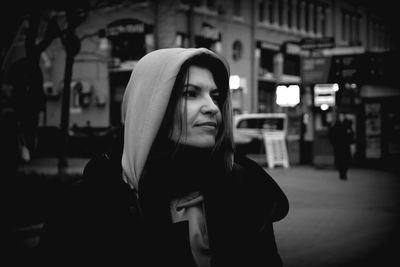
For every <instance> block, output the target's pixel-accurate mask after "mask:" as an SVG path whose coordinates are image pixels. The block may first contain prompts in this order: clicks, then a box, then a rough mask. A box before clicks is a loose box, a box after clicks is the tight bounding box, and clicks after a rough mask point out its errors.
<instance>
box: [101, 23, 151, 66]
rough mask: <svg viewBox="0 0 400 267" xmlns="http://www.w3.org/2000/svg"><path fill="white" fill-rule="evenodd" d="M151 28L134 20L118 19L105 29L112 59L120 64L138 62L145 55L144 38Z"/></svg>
mask: <svg viewBox="0 0 400 267" xmlns="http://www.w3.org/2000/svg"><path fill="white" fill-rule="evenodd" d="M151 32H152V27H151V26H150V25H148V24H145V23H143V22H141V21H139V20H136V19H120V20H116V21H114V22H112V23H110V24H109V25H108V27H107V37H108V39H109V40H110V42H111V45H112V51H111V53H112V57H113V58H114V62H115V64H116V65H118V64H119V63H121V62H125V61H133V60H139V59H140V58H141V57H143V56H144V55H145V54H146V53H147V45H146V36H147V34H148V33H151Z"/></svg>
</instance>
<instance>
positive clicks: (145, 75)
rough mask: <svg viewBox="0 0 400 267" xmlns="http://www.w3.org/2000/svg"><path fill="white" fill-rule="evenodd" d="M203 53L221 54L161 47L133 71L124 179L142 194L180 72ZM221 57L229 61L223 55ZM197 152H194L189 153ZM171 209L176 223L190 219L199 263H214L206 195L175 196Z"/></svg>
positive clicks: (125, 106) (125, 110)
mask: <svg viewBox="0 0 400 267" xmlns="http://www.w3.org/2000/svg"><path fill="white" fill-rule="evenodd" d="M200 53H207V54H211V55H213V56H215V57H216V58H219V57H218V56H217V55H216V54H214V53H213V52H211V51H210V50H207V49H204V48H198V49H195V48H190V49H183V48H169V49H160V50H156V51H154V52H152V53H149V54H147V55H146V56H144V57H143V58H142V59H141V60H140V61H139V62H138V63H137V65H136V66H135V68H134V70H133V72H132V74H131V77H130V80H129V83H128V85H127V87H126V91H125V95H124V99H123V103H122V116H123V120H124V124H125V134H124V148H123V155H122V168H123V178H124V181H125V182H126V183H128V184H129V185H130V186H131V188H133V189H134V190H135V192H136V194H137V195H139V188H138V187H139V184H140V183H139V180H140V178H141V177H142V173H143V169H144V166H145V165H146V162H147V160H148V156H149V152H150V149H151V147H152V144H153V142H154V140H155V137H156V135H157V132H158V130H159V128H160V126H161V123H162V119H163V118H164V115H165V112H166V109H167V105H168V102H169V99H170V96H171V92H172V88H173V85H174V83H175V79H176V76H177V74H178V72H179V70H180V68H181V65H182V64H183V63H184V62H185V61H186V60H187V59H189V58H191V57H193V56H194V55H198V54H200ZM219 59H220V58H219ZM220 60H221V61H222V62H223V63H224V64H225V62H224V61H223V60H222V59H220ZM225 66H227V65H226V64H225ZM194 155H195V154H193V153H192V154H191V155H188V156H189V157H191V156H194ZM156 165H158V168H159V166H160V165H163V164H162V162H160V164H156ZM177 168H179V167H177ZM187 173H188V174H190V172H187ZM172 175H173V176H175V175H174V174H172ZM162 176H163V177H161V179H166V178H167V177H164V176H165V175H162ZM161 182H163V181H161ZM160 186H161V185H156V187H160ZM155 197H156V198H157V197H159V196H155ZM170 212H171V221H172V223H178V222H181V221H187V222H188V225H189V240H190V245H191V249H192V254H193V258H194V260H195V262H196V264H197V266H200V267H207V266H210V254H209V244H208V234H207V227H206V222H205V210H204V202H203V196H202V195H201V194H199V192H196V191H194V192H188V194H187V195H185V196H183V197H179V198H175V199H172V200H171V203H170Z"/></svg>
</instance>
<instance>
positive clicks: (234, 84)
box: [229, 75, 240, 90]
mask: <svg viewBox="0 0 400 267" xmlns="http://www.w3.org/2000/svg"><path fill="white" fill-rule="evenodd" d="M239 87H240V77H239V76H238V75H231V76H230V77H229V88H230V89H232V90H236V89H239Z"/></svg>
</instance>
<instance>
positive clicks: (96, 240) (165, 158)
mask: <svg viewBox="0 0 400 267" xmlns="http://www.w3.org/2000/svg"><path fill="white" fill-rule="evenodd" d="M122 112H123V118H124V143H123V152H122V159H121V155H118V153H117V155H115V154H113V153H105V154H103V155H101V156H99V157H97V158H95V159H92V160H91V161H90V162H89V163H88V164H87V166H86V167H85V170H84V175H83V176H84V177H83V179H82V181H80V182H79V184H78V185H74V186H72V188H71V189H70V192H69V194H70V197H69V198H67V199H66V200H65V201H64V203H65V204H64V205H62V206H58V208H57V210H58V211H59V213H58V216H54V217H52V218H49V220H48V221H47V222H46V224H45V227H44V233H43V235H42V239H41V249H43V252H44V255H45V257H46V258H47V260H48V261H50V262H51V260H52V259H55V260H56V261H59V259H64V260H66V261H71V262H72V263H74V262H75V260H76V261H77V262H78V263H81V264H82V263H83V262H89V263H91V264H92V265H93V263H94V262H101V263H105V262H106V261H107V260H111V261H112V263H113V266H117V265H118V264H119V263H120V262H123V263H126V262H128V263H129V262H132V265H133V266H185V267H188V266H199V267H206V266H252V267H254V266H282V261H281V258H280V256H279V253H278V250H277V246H276V243H275V235H274V229H273V223H274V222H276V221H278V220H281V219H282V218H284V217H285V216H286V214H287V213H288V208H289V205H288V200H287V198H286V196H285V194H284V193H283V191H282V190H281V189H280V187H279V186H278V185H277V183H276V182H275V181H274V180H273V179H272V178H271V177H270V176H269V175H268V174H267V173H266V171H265V170H264V169H263V168H262V167H261V166H259V165H258V164H257V163H255V162H254V161H252V160H250V159H248V158H245V157H239V156H236V155H235V154H234V143H233V137H232V136H233V134H232V109H231V103H230V90H229V69H228V66H227V65H226V61H225V60H224V59H222V58H220V57H219V56H218V55H216V54H215V53H213V52H211V51H210V50H207V49H204V48H199V49H195V48H188V49H184V48H170V49H160V50H156V51H154V52H151V53H149V54H147V55H146V56H144V57H143V58H142V59H141V60H140V61H139V62H138V63H137V65H136V66H135V68H134V70H133V72H132V75H131V78H130V81H129V83H128V85H127V87H126V91H125V95H124V99H123V103H122ZM115 151H118V149H116V150H115ZM121 162H122V164H121ZM121 165H122V166H121ZM71 191H72V193H71ZM46 252H47V253H46ZM54 264H56V262H54Z"/></svg>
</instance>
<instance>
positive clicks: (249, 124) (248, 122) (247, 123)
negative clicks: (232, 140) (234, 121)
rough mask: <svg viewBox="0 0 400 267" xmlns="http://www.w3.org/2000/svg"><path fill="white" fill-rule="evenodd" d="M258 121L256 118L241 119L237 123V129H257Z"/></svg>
mask: <svg viewBox="0 0 400 267" xmlns="http://www.w3.org/2000/svg"><path fill="white" fill-rule="evenodd" d="M259 125H260V119H258V118H249V119H243V120H241V121H240V122H239V123H238V126H237V128H241V129H259Z"/></svg>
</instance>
